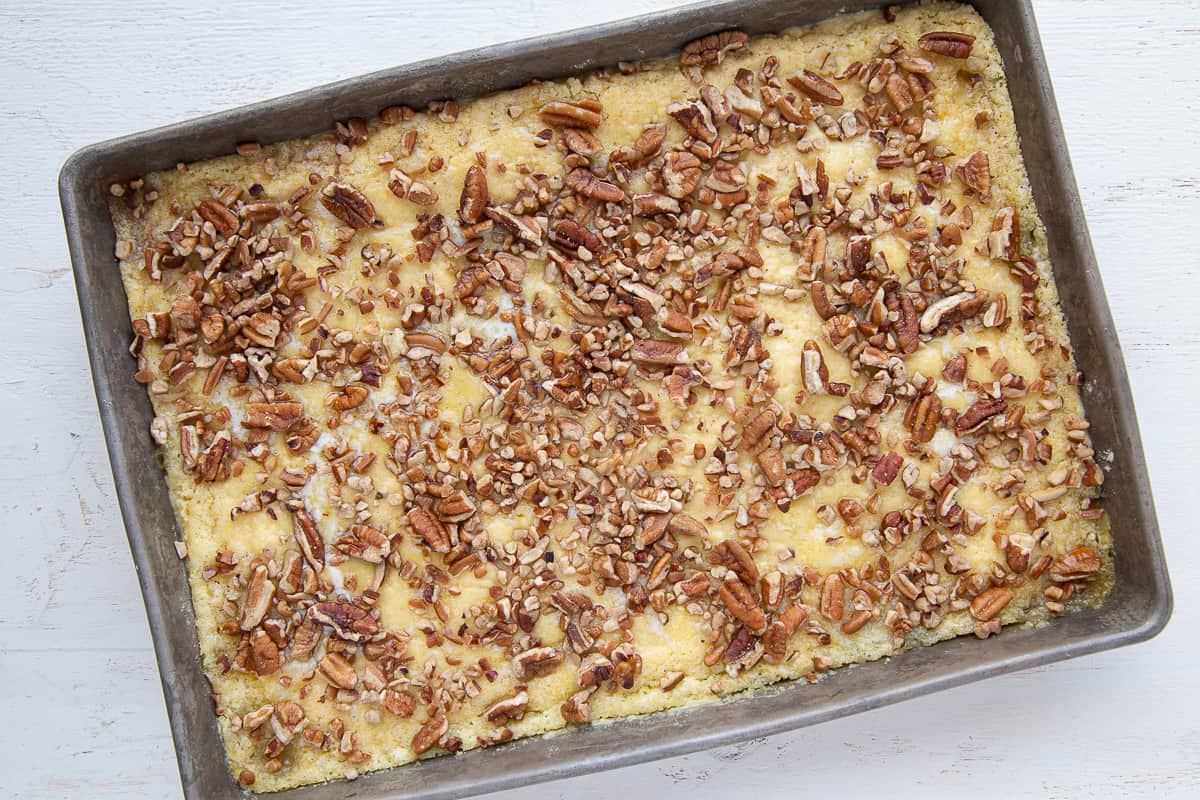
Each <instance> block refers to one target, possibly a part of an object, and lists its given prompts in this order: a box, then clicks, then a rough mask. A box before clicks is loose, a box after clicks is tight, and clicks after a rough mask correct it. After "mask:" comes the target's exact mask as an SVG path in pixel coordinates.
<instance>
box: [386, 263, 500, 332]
mask: <svg viewBox="0 0 1200 800" xmlns="http://www.w3.org/2000/svg"><path fill="white" fill-rule="evenodd" d="M489 278H491V276H490V275H488V271H487V270H486V269H484V268H483V267H482V266H480V265H479V264H468V265H467V266H465V267H463V268H462V269H461V270H459V272H458V275H456V276H454V296H455V297H457V298H458V299H459V300H466V299H467V298H468V297H472V296H474V294H475V293H476V292H478V291H479V290H480V289H482V288H483V287H484V286H485V285H486V284H487V282H488V280H489ZM405 352H407V350H406V351H405Z"/></svg>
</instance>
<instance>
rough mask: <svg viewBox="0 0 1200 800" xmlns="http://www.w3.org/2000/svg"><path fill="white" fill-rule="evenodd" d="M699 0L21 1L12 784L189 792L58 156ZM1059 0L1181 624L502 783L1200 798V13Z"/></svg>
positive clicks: (1042, 4) (788, 792)
mask: <svg viewBox="0 0 1200 800" xmlns="http://www.w3.org/2000/svg"><path fill="white" fill-rule="evenodd" d="M676 4H677V3H674V2H672V0H605V2H588V3H576V2H572V0H558V1H557V2H555V1H553V0H486V2H485V0H469V2H463V1H459V2H454V1H453V0H443V2H428V1H427V0H426V1H418V0H339V1H338V2H332V3H324V4H321V5H320V6H317V5H312V6H305V5H304V3H303V2H284V3H278V2H265V0H264V1H261V2H255V3H235V2H190V3H186V4H184V3H179V2H170V3H163V2H152V1H151V0H128V1H127V2H121V3H112V4H98V3H88V2H86V1H85V0H71V1H70V2H62V3H60V4H59V5H58V7H57V8H50V7H49V5H46V6H45V7H43V6H42V5H41V4H36V3H32V2H30V3H28V4H23V3H21V2H17V3H14V2H13V0H6V1H5V2H0V155H2V156H3V158H0V164H2V167H0V176H2V177H0V186H3V188H2V189H0V543H2V545H3V548H4V551H3V554H2V555H0V561H2V562H3V564H4V565H5V569H4V571H3V575H2V577H0V797H5V798H6V797H21V798H59V797H86V798H89V799H90V800H112V799H114V798H173V797H178V796H179V795H180V789H179V777H178V773H177V771H176V767H175V757H174V751H173V748H172V745H171V739H170V734H169V732H168V729H167V720H166V714H165V711H164V706H163V701H162V695H161V691H160V688H159V682H158V674H157V670H156V667H155V663H154V656H153V653H152V651H151V649H150V635H149V631H148V630H147V626H146V619H145V614H144V611H143V607H142V601H141V597H140V596H139V594H138V590H137V584H136V582H135V579H134V573H133V568H132V563H131V559H130V556H129V551H128V548H127V546H126V542H125V534H124V529H123V527H122V525H121V522H120V519H119V516H118V513H117V509H116V502H115V498H114V493H113V487H112V481H111V477H110V473H109V468H108V461H107V458H106V456H105V453H104V446H103V440H102V437H101V433H100V425H99V421H98V418H97V414H96V408H95V401H94V397H93V394H92V388H91V385H90V382H89V377H88V366H87V362H86V358H85V353H84V348H83V338H82V335H81V329H80V323H79V316H78V309H77V305H76V300H75V294H74V288H73V285H72V279H71V274H70V270H69V264H68V261H67V251H66V244H65V241H64V238H63V234H62V224H61V218H60V215H59V208H58V200H57V196H56V187H55V181H56V177H57V173H58V169H59V167H60V166H61V164H62V162H63V161H64V159H65V158H66V157H67V155H68V154H69V153H70V152H72V151H73V150H75V149H76V148H78V147H80V146H82V145H85V144H89V143H91V142H95V141H98V140H101V139H105V138H108V137H111V136H116V135H118V134H123V133H130V132H133V131H138V130H142V129H144V128H149V127H153V126H156V125H161V124H164V123H168V122H173V121H177V120H180V119H184V118H187V117H191V116H195V115H198V114H202V113H205V112H209V111H213V110H217V109H221V108H226V107H230V106H235V105H239V104H242V103H247V102H250V101H254V100H259V99H263V98H266V97H270V96H274V95H278V94H282V93H284V92H290V91H294V90H298V89H304V88H308V87H309V86H312V85H315V84H318V83H323V82H327V81H330V80H333V79H336V78H342V77H349V76H353V75H356V74H360V73H363V72H367V71H370V70H375V69H381V68H384V67H388V66H392V65H395V64H398V63H403V62H406V61H412V60H415V59H419V58H424V57H427V56H432V55H437V54H441V53H448V52H452V51H455V50H460V49H465V48H470V47H475V46H479V45H483V44H489V43H495V42H501V41H505V40H510V39H514V38H518V37H523V36H529V35H533V34H537V33H547V32H552V31H556V30H562V29H565V28H569V27H574V26H578V25H583V24H591V23H597V22H603V21H605V20H610V19H616V18H619V17H623V16H629V15H631V14H636V13H641V12H646V11H651V10H654V9H659V8H665V7H668V6H672V5H676ZM1035 5H1036V10H1037V14H1038V17H1039V21H1040V25H1041V30H1042V38H1043V42H1044V45H1045V49H1046V53H1047V56H1048V59H1049V63H1050V70H1051V73H1052V76H1053V81H1054V86H1055V89H1056V91H1057V93H1058V101H1059V106H1060V108H1061V110H1062V116H1063V118H1064V124H1065V126H1066V133H1067V139H1068V142H1069V144H1070V149H1071V153H1072V155H1073V157H1074V162H1075V167H1076V172H1077V175H1078V180H1079V184H1080V188H1081V190H1082V194H1083V199H1084V205H1085V207H1086V209H1087V215H1088V219H1089V223H1090V226H1091V231H1092V237H1093V239H1094V242H1095V246H1096V251H1097V255H1098V256H1099V260H1100V265H1101V270H1102V272H1103V275H1104V281H1105V284H1106V286H1107V290H1108V296H1109V300H1110V302H1111V304H1112V309H1113V313H1114V316H1115V317H1116V322H1117V328H1118V330H1119V333H1120V337H1121V340H1122V342H1123V343H1124V347H1125V354H1126V359H1127V362H1128V366H1129V373H1130V378H1131V379H1132V381H1133V391H1134V396H1135V399H1136V402H1137V405H1138V408H1139V411H1140V419H1141V425H1142V435H1143V437H1144V439H1145V446H1146V451H1147V456H1148V459H1149V462H1150V471H1151V473H1152V475H1151V477H1152V481H1153V484H1154V487H1155V495H1156V499H1157V504H1158V511H1159V517H1160V521H1161V524H1162V529H1163V537H1164V539H1165V541H1166V548H1167V555H1168V558H1169V560H1170V562H1171V563H1172V564H1173V567H1174V579H1175V590H1176V611H1175V618H1174V620H1173V622H1172V623H1171V625H1170V626H1169V627H1168V628H1167V630H1166V632H1165V633H1164V634H1162V635H1161V636H1160V637H1159V638H1157V639H1156V640H1154V641H1152V642H1150V643H1148V644H1143V645H1140V646H1136V647H1133V648H1128V649H1125V650H1120V651H1116V652H1111V653H1106V654H1101V655H1096V656H1090V657H1086V658H1082V659H1078V660H1076V661H1073V662H1069V663H1065V664H1061V665H1058V666H1054V667H1049V668H1045V669H1039V670H1035V671H1031V672H1026V673H1022V674H1018V675H1012V676H1008V677H1005V678H999V679H994V680H990V681H986V682H984V683H979V684H974V685H971V686H967V687H964V688H960V689H957V690H953V691H949V692H945V693H942V694H939V695H935V696H932V697H927V698H924V699H920V700H916V701H911V702H907V703H904V704H901V705H897V706H892V707H889V708H885V709H882V710H879V711H875V712H871V713H868V714H863V715H860V716H857V717H853V718H849V719H844V720H840V721H837V722H833V723H828V724H825V725H822V726H819V727H816V728H810V729H808V730H804V731H800V732H796V733H792V734H785V735H781V736H776V737H772V738H770V739H766V740H759V741H755V742H751V743H748V744H746V745H743V746H739V747H731V748H723V749H719V750H715V751H711V752H705V753H698V754H695V755H692V756H687V757H682V758H676V759H673V760H670V761H663V762H657V763H653V764H647V765H642V766H639V767H631V768H628V769H624V770H619V771H616V772H609V773H603V774H600V775H595V776H592V777H586V778H580V779H576V780H571V781H563V782H558V783H553V784H547V785H544V786H541V787H538V788H535V789H527V790H521V791H520V792H509V793H506V794H503V795H496V797H497V798H504V799H505V800H513V799H514V798H517V797H520V798H522V800H549V798H565V797H571V798H596V799H597V800H598V799H599V798H612V797H623V796H624V797H651V796H653V797H658V798H663V800H672V799H673V798H684V797H686V798H688V799H689V800H706V799H707V798H727V797H731V796H732V797H751V796H752V797H755V798H758V799H759V800H772V799H773V798H784V797H787V798H793V797H797V796H803V795H808V796H812V797H825V796H831V795H835V794H836V795H839V796H841V795H847V794H849V795H850V796H865V795H866V794H867V793H868V792H869V793H870V794H871V795H873V796H878V797H887V798H897V797H909V796H918V795H920V796H922V797H934V796H938V797H940V796H955V797H963V796H967V795H970V796H973V797H1010V796H1035V797H1047V798H1069V797H1112V798H1116V797H1142V796H1145V797H1180V798H1182V797H1196V796H1200V722H1198V721H1197V720H1198V718H1200V715H1197V711H1200V681H1197V679H1196V661H1197V659H1198V658H1200V646H1197V639H1196V637H1194V636H1193V635H1192V634H1193V633H1194V627H1195V625H1196V621H1197V612H1198V611H1200V589H1198V588H1197V587H1196V585H1195V582H1194V581H1193V579H1192V576H1191V567H1192V565H1193V564H1195V563H1196V562H1197V560H1198V559H1200V531H1197V530H1196V526H1195V514H1194V513H1193V511H1192V505H1191V504H1192V503H1195V502H1196V499H1197V498H1196V494H1197V489H1196V475H1197V469H1196V461H1197V459H1198V458H1200V455H1198V454H1200V426H1197V424H1196V419H1197V413H1196V411H1195V405H1196V402H1197V396H1198V395H1200V378H1198V377H1197V371H1196V368H1195V366H1194V365H1195V364H1196V363H1197V361H1200V325H1198V324H1197V321H1196V320H1197V301H1198V300H1200V283H1198V281H1200V255H1198V252H1200V250H1198V248H1197V245H1196V235H1195V233H1196V229H1197V226H1198V225H1200V187H1198V185H1197V181H1200V155H1198V153H1200V147H1198V146H1197V142H1196V129H1197V123H1200V113H1198V109H1200V99H1198V98H1200V55H1198V54H1200V14H1198V13H1197V11H1198V10H1200V9H1198V8H1197V4H1196V3H1195V0H1191V1H1190V2H1189V1H1188V0H1175V1H1174V2H1168V1H1167V0H1157V1H1155V2H1151V1H1150V0H1141V1H1139V2H1125V3H1108V2H1095V1H1093V2H1079V1H1078V0H1054V1H1053V2H1051V0H1037V2H1036V4H1035ZM22 6H27V7H22ZM1051 233H1052V234H1053V232H1051Z"/></svg>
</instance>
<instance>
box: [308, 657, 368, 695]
mask: <svg viewBox="0 0 1200 800" xmlns="http://www.w3.org/2000/svg"><path fill="white" fill-rule="evenodd" d="M317 667H318V668H319V669H320V670H321V674H322V675H324V676H325V678H326V679H327V680H328V681H329V682H330V683H332V684H333V685H334V686H336V687H338V688H339V689H353V688H354V687H355V686H358V672H356V671H355V669H354V665H353V664H351V663H350V662H349V661H347V660H346V658H345V657H344V656H343V655H342V654H341V653H334V652H332V651H331V652H328V653H326V654H325V657H324V658H322V659H321V663H320V664H318V665H317Z"/></svg>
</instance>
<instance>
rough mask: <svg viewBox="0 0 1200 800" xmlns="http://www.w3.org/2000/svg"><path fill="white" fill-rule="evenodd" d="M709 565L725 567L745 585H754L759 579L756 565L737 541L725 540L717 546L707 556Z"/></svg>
mask: <svg viewBox="0 0 1200 800" xmlns="http://www.w3.org/2000/svg"><path fill="white" fill-rule="evenodd" d="M708 560H709V563H711V564H714V565H719V566H722V567H725V568H726V569H728V570H730V571H731V572H733V573H734V574H735V575H737V576H738V577H739V578H741V579H742V580H743V581H744V582H745V583H746V584H748V585H751V586H752V585H754V584H755V583H756V582H757V581H758V578H759V573H758V565H757V564H755V563H754V558H753V557H752V556H751V555H750V551H748V550H747V549H746V548H745V547H743V546H742V544H741V542H739V541H738V540H737V539H726V540H724V541H722V542H720V543H719V544H717V545H716V546H715V547H714V548H713V549H712V551H711V552H710V553H709V554H708Z"/></svg>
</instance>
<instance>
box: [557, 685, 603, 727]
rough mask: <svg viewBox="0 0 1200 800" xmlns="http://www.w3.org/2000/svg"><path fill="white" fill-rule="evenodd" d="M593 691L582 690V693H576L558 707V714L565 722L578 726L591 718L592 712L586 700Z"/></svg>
mask: <svg viewBox="0 0 1200 800" xmlns="http://www.w3.org/2000/svg"><path fill="white" fill-rule="evenodd" d="M593 691H595V690H594V689H584V690H583V691H580V692H576V693H575V694H573V695H571V696H570V697H568V698H567V699H566V701H565V702H564V703H563V704H562V705H561V706H559V712H560V713H561V714H562V718H563V720H564V721H565V722H568V723H571V724H573V725H579V724H582V723H584V722H587V721H588V720H590V719H591V718H592V710H591V706H590V705H589V704H588V698H589V697H591V695H592V692H593Z"/></svg>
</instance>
